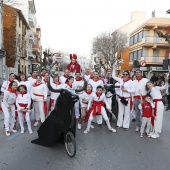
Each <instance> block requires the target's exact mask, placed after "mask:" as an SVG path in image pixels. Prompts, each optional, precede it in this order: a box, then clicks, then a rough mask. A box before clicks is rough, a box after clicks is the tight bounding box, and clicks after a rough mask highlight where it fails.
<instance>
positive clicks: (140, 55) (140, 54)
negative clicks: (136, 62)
mask: <svg viewBox="0 0 170 170" xmlns="http://www.w3.org/2000/svg"><path fill="white" fill-rule="evenodd" d="M137 56H138V57H137V58H138V59H140V58H141V57H142V50H138V51H137Z"/></svg>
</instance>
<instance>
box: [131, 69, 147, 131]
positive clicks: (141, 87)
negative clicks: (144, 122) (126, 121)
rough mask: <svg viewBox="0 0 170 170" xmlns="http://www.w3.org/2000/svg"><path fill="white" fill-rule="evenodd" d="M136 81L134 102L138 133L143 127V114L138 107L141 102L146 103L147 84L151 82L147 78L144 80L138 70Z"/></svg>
mask: <svg viewBox="0 0 170 170" xmlns="http://www.w3.org/2000/svg"><path fill="white" fill-rule="evenodd" d="M135 76H136V78H135V80H133V84H134V86H135V92H134V94H133V102H134V109H135V113H136V129H135V130H136V132H138V131H139V130H140V126H141V114H140V110H139V108H138V105H139V103H140V100H141V98H142V100H143V101H144V99H145V95H146V94H147V91H146V83H147V82H148V81H149V80H148V79H147V78H144V77H143V76H142V73H141V70H136V73H135Z"/></svg>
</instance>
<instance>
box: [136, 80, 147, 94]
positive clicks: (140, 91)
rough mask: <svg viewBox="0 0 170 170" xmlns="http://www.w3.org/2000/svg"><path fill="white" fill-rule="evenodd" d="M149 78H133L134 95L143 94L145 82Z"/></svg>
mask: <svg viewBox="0 0 170 170" xmlns="http://www.w3.org/2000/svg"><path fill="white" fill-rule="evenodd" d="M148 81H149V80H148V79H147V78H142V79H141V80H139V81H138V80H133V84H134V86H135V93H134V96H141V95H142V96H145V95H146V93H147V91H146V83H147V82H148Z"/></svg>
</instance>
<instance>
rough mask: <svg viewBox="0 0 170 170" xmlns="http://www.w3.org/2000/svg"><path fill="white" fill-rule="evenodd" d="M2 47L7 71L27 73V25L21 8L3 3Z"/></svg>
mask: <svg viewBox="0 0 170 170" xmlns="http://www.w3.org/2000/svg"><path fill="white" fill-rule="evenodd" d="M3 21H4V22H3V32H4V48H5V51H6V65H7V67H8V69H7V70H8V72H14V73H16V74H18V71H21V72H23V73H25V74H27V73H28V51H27V49H28V42H29V37H28V32H29V25H28V23H27V20H26V19H25V17H24V15H23V13H22V11H21V10H18V9H17V8H14V7H11V6H9V5H4V18H3Z"/></svg>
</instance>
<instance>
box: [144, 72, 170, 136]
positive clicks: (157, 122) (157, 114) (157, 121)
mask: <svg viewBox="0 0 170 170" xmlns="http://www.w3.org/2000/svg"><path fill="white" fill-rule="evenodd" d="M167 86H168V75H167V77H166V79H165V85H164V86H162V87H161V86H155V87H154V86H153V82H151V81H149V82H147V84H146V87H147V90H149V92H150V95H151V96H152V99H153V102H154V105H155V108H154V115H153V117H152V125H153V127H154V132H153V133H152V134H151V137H152V138H159V136H160V133H161V131H162V122H163V113H164V104H163V102H162V95H161V92H160V90H165V89H166V88H167Z"/></svg>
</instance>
